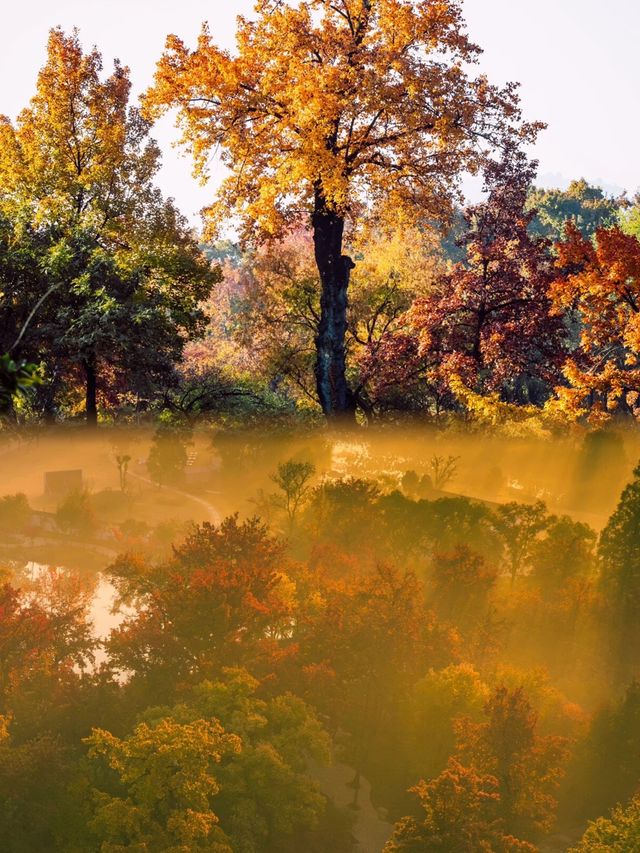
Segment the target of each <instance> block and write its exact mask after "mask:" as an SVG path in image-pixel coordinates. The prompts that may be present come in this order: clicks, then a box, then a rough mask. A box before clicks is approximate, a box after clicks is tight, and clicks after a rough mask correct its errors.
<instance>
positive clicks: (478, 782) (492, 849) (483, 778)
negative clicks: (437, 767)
mask: <svg viewBox="0 0 640 853" xmlns="http://www.w3.org/2000/svg"><path fill="white" fill-rule="evenodd" d="M498 791H499V786H498V782H497V780H496V779H495V777H493V776H491V775H487V774H482V773H478V772H477V771H476V770H475V769H474V768H472V767H464V766H463V765H462V764H460V762H459V761H456V759H451V760H450V762H449V764H448V766H447V768H446V769H445V770H443V772H442V773H441V774H440V776H438V778H437V779H434V780H432V781H431V782H424V781H421V782H420V783H419V784H418V785H416V786H414V787H413V788H411V792H412V793H413V794H415V795H416V797H417V798H418V800H419V802H420V806H421V808H422V809H423V810H424V815H423V817H422V819H421V820H416V819H415V818H413V817H405V818H402V820H401V821H399V822H398V823H397V824H396V827H395V830H394V833H393V837H392V838H391V840H390V841H389V842H388V843H387V844H386V845H385V847H384V853H449V851H454V850H455V851H456V853H476V851H478V853H534V851H535V849H536V848H535V847H534V846H533V845H532V844H529V843H527V842H526V841H521V840H520V839H518V838H515V837H514V836H512V835H508V834H506V833H505V831H504V830H503V828H502V826H501V821H500V819H499V816H498V804H499V802H500V794H499V792H498Z"/></svg>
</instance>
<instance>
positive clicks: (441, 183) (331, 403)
mask: <svg viewBox="0 0 640 853" xmlns="http://www.w3.org/2000/svg"><path fill="white" fill-rule="evenodd" d="M463 27H464V25H463V20H462V14H461V10H460V7H459V6H458V4H457V3H455V2H449V0H447V2H443V3H434V2H431V0H419V2H414V0H392V2H381V0H338V2H330V0H306V2H302V3H296V4H290V3H284V2H264V3H261V4H260V5H259V6H258V8H257V17H256V19H255V20H252V21H249V20H245V19H240V20H239V27H238V53H237V55H236V56H231V55H230V54H228V53H227V52H225V51H222V50H221V49H219V48H218V47H216V46H215V45H214V44H213V43H212V41H211V38H210V35H209V33H208V31H207V30H206V29H204V30H203V32H202V34H201V36H200V38H199V41H198V46H197V48H196V50H194V51H190V50H189V49H188V48H187V47H186V46H185V44H184V43H183V42H182V41H181V40H180V39H178V38H177V37H176V36H173V35H172V36H169V38H168V40H167V50H166V52H165V54H164V56H163V57H162V59H161V60H160V62H159V64H158V68H157V72H156V78H155V85H154V86H153V87H152V89H151V90H150V91H149V92H148V93H147V96H146V99H145V106H146V110H147V112H148V114H149V115H152V116H157V115H160V114H161V113H163V112H165V111H166V110H167V109H169V108H171V107H177V108H178V110H179V112H178V121H179V124H180V126H181V127H182V130H183V137H182V138H183V141H184V142H185V143H186V144H187V145H188V146H189V148H190V150H191V152H192V153H193V155H194V158H195V163H196V171H197V172H198V173H200V174H201V175H204V174H205V171H206V163H207V159H208V157H209V154H210V152H211V151H213V150H218V149H219V150H221V151H222V159H223V162H225V164H226V165H228V166H229V168H230V169H231V175H230V176H229V178H228V179H227V180H226V181H225V182H224V184H223V186H222V188H221V190H220V192H219V195H218V197H217V199H216V201H215V202H214V204H213V205H212V206H211V207H210V208H209V210H208V212H209V218H210V221H211V222H212V224H213V227H214V229H215V227H216V225H217V224H218V223H219V222H220V221H221V220H222V219H224V218H225V217H226V216H228V213H229V211H234V212H235V213H237V214H238V215H239V216H240V218H241V220H242V225H243V230H244V234H245V236H246V237H248V236H249V235H252V236H253V237H254V238H255V239H257V240H261V239H265V238H268V237H273V236H275V235H278V234H281V233H282V232H283V231H284V230H286V227H287V226H290V225H291V224H298V223H300V222H301V221H303V220H304V219H305V218H306V217H308V216H310V217H311V227H312V230H313V240H314V252H315V260H316V265H317V269H318V274H319V278H320V283H321V295H320V320H319V325H318V333H317V337H316V353H317V355H316V368H315V372H316V386H317V394H318V399H319V401H320V404H321V406H322V409H323V411H324V413H325V414H326V415H327V416H329V417H332V416H334V415H335V416H344V415H346V414H349V413H351V412H353V409H354V400H353V395H352V392H351V389H350V388H349V387H348V384H347V381H346V374H345V334H346V328H347V295H348V286H349V279H350V275H351V270H352V269H353V267H354V263H353V261H352V259H351V258H350V257H349V256H348V255H346V254H344V251H343V250H344V245H345V228H346V226H347V225H349V226H351V225H354V224H357V223H358V222H359V221H361V220H362V219H363V218H366V214H367V212H370V213H373V212H374V211H376V212H378V213H379V212H381V211H382V209H383V208H384V206H385V204H388V205H389V207H390V208H391V209H392V210H393V211H394V214H395V213H399V212H400V211H401V210H409V211H412V212H414V213H416V214H418V216H420V217H424V219H425V221H426V220H428V219H432V218H433V217H435V218H441V217H443V216H445V215H446V214H447V213H448V212H449V210H450V207H451V205H450V201H451V197H452V191H454V190H455V187H456V185H457V179H458V176H459V174H460V172H461V170H465V169H466V170H469V171H472V172H475V171H477V169H478V168H479V166H480V164H481V163H482V162H483V161H484V159H485V151H484V147H483V146H488V147H491V146H496V145H501V144H503V143H504V140H505V138H506V137H509V138H519V139H525V140H531V139H533V138H534V137H535V135H536V132H537V129H538V126H537V125H522V124H520V114H519V109H518V99H517V95H516V92H515V87H514V86H512V85H510V86H507V87H506V88H504V89H498V88H496V87H495V86H491V85H489V83H488V82H487V80H486V78H485V77H482V76H479V77H477V78H474V77H471V76H469V75H468V74H466V73H465V72H464V71H463V68H464V67H465V66H468V64H469V63H471V62H473V61H474V60H475V59H476V57H477V54H478V53H479V49H478V48H477V47H476V46H475V45H473V44H472V43H471V42H470V41H469V40H468V38H467V36H466V34H465V32H464V28H463Z"/></svg>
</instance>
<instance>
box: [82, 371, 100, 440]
mask: <svg viewBox="0 0 640 853" xmlns="http://www.w3.org/2000/svg"><path fill="white" fill-rule="evenodd" d="M83 366H84V373H85V379H86V396H85V399H86V413H87V426H88V427H95V426H97V425H98V404H97V401H96V384H97V377H96V358H95V356H93V355H92V356H89V358H86V359H85V360H84V362H83Z"/></svg>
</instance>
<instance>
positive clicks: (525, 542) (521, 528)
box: [494, 501, 549, 586]
mask: <svg viewBox="0 0 640 853" xmlns="http://www.w3.org/2000/svg"><path fill="white" fill-rule="evenodd" d="M548 524H549V517H548V515H547V508H546V506H545V505H544V503H543V502H542V501H536V503H534V504H521V503H516V502H515V501H512V502H511V503H506V504H500V506H498V507H496V509H495V513H494V525H495V529H496V532H497V534H498V536H499V537H500V539H501V540H502V543H503V545H504V548H505V551H506V563H507V566H508V570H509V574H510V576H511V585H512V586H513V584H515V581H516V578H517V576H518V574H520V573H521V572H522V570H523V569H524V568H525V567H526V566H527V565H528V562H529V560H530V558H531V551H532V549H533V548H534V546H535V543H536V541H537V539H538V536H539V534H540V533H542V531H543V530H545V529H546V528H547V526H548Z"/></svg>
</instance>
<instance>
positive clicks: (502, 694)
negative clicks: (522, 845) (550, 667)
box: [458, 685, 566, 839]
mask: <svg viewBox="0 0 640 853" xmlns="http://www.w3.org/2000/svg"><path fill="white" fill-rule="evenodd" d="M485 714H486V721H485V722H481V723H476V722H473V721H471V720H468V719H466V720H465V719H462V720H460V721H459V723H458V738H459V742H458V750H459V754H461V755H462V756H465V757H467V758H468V759H469V760H470V761H471V762H472V764H473V765H474V766H475V767H476V768H477V769H478V770H480V771H482V772H486V773H490V774H492V775H494V776H495V778H496V780H497V782H498V792H499V794H500V804H499V807H498V814H499V815H500V817H501V818H502V820H503V821H504V827H505V830H506V831H507V832H512V833H514V834H515V835H518V836H522V837H524V838H525V839H529V838H532V837H535V836H536V834H537V833H539V832H541V831H544V830H545V829H548V828H549V827H550V826H551V824H552V822H553V819H554V813H555V808H556V805H557V804H556V800H555V798H554V792H555V789H556V788H557V785H558V782H559V780H560V778H561V777H562V775H563V772H564V771H563V762H564V760H565V758H566V740H565V739H564V738H561V737H558V736H552V735H545V736H542V735H540V734H538V731H537V724H538V718H537V714H536V713H535V711H534V710H533V708H532V707H531V704H530V702H529V700H528V698H527V696H526V694H525V692H524V690H523V688H522V687H516V688H514V689H513V690H510V689H509V688H508V687H506V686H504V685H502V686H498V687H497V688H496V690H495V691H494V693H493V695H492V696H491V697H490V698H489V700H488V701H487V703H486V706H485Z"/></svg>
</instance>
